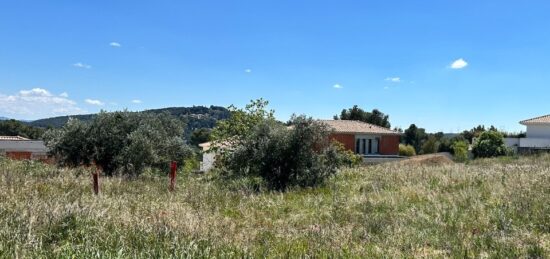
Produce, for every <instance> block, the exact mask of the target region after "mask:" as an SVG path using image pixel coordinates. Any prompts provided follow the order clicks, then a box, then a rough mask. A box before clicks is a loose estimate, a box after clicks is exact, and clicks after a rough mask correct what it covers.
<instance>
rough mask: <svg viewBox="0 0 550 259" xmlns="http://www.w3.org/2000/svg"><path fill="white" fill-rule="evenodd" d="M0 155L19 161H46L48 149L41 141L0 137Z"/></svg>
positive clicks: (16, 137) (18, 137)
mask: <svg viewBox="0 0 550 259" xmlns="http://www.w3.org/2000/svg"><path fill="white" fill-rule="evenodd" d="M0 155H4V156H6V157H9V158H12V159H17V160H22V159H32V160H46V159H47V158H48V149H47V148H46V146H45V145H44V141H41V140H30V139H27V138H23V137H20V136H0Z"/></svg>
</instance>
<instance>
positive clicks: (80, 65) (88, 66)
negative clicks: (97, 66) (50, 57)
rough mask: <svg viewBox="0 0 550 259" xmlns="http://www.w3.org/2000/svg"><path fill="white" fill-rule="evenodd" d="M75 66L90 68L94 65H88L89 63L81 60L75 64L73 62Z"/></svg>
mask: <svg viewBox="0 0 550 259" xmlns="http://www.w3.org/2000/svg"><path fill="white" fill-rule="evenodd" d="M73 67H77V68H84V69H90V68H92V66H90V65H88V64H84V63H81V62H78V63H74V64H73Z"/></svg>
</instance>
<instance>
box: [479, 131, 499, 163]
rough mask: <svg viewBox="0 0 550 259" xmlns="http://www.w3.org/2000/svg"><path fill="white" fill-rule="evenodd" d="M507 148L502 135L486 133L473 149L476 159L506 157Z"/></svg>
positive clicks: (493, 132) (491, 132)
mask: <svg viewBox="0 0 550 259" xmlns="http://www.w3.org/2000/svg"><path fill="white" fill-rule="evenodd" d="M506 152H507V148H506V145H505V144H504V139H503V137H502V134H501V133H499V132H497V131H492V130H490V131H485V132H483V133H481V135H480V136H479V138H478V139H477V140H476V141H475V143H474V146H473V148H472V153H473V154H474V157H476V158H480V157H496V156H503V155H506Z"/></svg>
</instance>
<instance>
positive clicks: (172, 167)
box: [170, 161, 178, 192]
mask: <svg viewBox="0 0 550 259" xmlns="http://www.w3.org/2000/svg"><path fill="white" fill-rule="evenodd" d="M177 170H178V164H177V163H176V161H172V162H171V163H170V191H171V192H173V191H174V190H175V189H176V171H177Z"/></svg>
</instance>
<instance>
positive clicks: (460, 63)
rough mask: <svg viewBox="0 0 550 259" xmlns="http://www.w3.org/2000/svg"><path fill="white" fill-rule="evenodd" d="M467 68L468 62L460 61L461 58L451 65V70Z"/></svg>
mask: <svg viewBox="0 0 550 259" xmlns="http://www.w3.org/2000/svg"><path fill="white" fill-rule="evenodd" d="M467 66H468V62H466V60H464V59H462V58H459V59H457V60H455V61H454V62H453V63H452V64H451V68H452V69H463V68H465V67H467Z"/></svg>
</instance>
